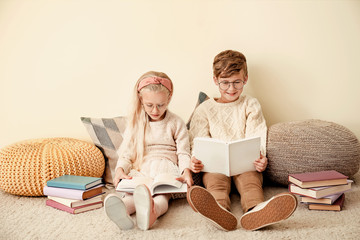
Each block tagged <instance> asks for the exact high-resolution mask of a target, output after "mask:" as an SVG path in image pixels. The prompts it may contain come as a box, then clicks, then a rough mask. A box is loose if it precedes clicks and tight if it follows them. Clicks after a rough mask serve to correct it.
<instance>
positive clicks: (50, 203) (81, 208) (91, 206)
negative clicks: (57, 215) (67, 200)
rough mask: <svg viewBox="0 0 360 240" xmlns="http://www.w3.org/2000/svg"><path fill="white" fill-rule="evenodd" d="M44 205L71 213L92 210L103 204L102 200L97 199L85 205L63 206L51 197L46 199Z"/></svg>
mask: <svg viewBox="0 0 360 240" xmlns="http://www.w3.org/2000/svg"><path fill="white" fill-rule="evenodd" d="M46 205H47V206H50V207H53V208H56V209H59V210H62V211H65V212H68V213H71V214H77V213H82V212H86V211H90V210H94V209H97V208H101V207H102V206H103V202H102V201H99V202H95V203H90V204H87V205H83V206H79V207H74V208H71V207H68V206H65V205H64V204H61V203H58V202H56V201H53V200H51V199H48V200H46Z"/></svg>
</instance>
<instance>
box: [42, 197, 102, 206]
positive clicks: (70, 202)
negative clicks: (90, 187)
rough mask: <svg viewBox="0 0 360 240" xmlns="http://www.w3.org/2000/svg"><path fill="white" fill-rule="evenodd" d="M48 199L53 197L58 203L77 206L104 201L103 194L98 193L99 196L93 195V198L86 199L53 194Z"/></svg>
mask: <svg viewBox="0 0 360 240" xmlns="http://www.w3.org/2000/svg"><path fill="white" fill-rule="evenodd" d="M48 199H51V200H53V201H55V202H58V203H61V204H63V205H65V206H68V207H71V208H75V207H80V206H84V205H88V204H91V203H100V202H103V195H98V196H95V197H92V198H88V199H86V200H78V199H70V198H61V197H53V196H48Z"/></svg>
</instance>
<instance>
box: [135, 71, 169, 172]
mask: <svg viewBox="0 0 360 240" xmlns="http://www.w3.org/2000/svg"><path fill="white" fill-rule="evenodd" d="M148 77H161V78H167V79H169V80H170V82H171V89H172V91H171V92H170V91H169V90H168V89H167V88H166V87H165V86H163V85H162V84H149V85H147V86H145V87H143V88H142V89H141V90H140V91H138V86H139V83H140V82H141V81H142V80H143V79H145V78H148ZM133 91H134V92H133V101H132V110H131V111H130V115H129V121H128V125H129V127H130V130H131V131H130V132H131V142H132V143H133V146H134V149H133V151H134V155H133V159H132V161H133V165H134V167H135V169H137V170H139V169H140V167H141V165H142V163H143V160H144V155H145V133H146V130H147V127H148V125H149V116H148V115H147V114H146V112H145V110H144V108H143V106H142V103H141V99H140V98H141V93H142V92H143V91H154V92H166V93H168V94H169V98H171V96H172V93H173V91H174V87H173V84H172V81H171V79H170V78H169V77H168V76H167V75H166V74H165V73H162V72H155V71H149V72H147V73H145V74H143V75H142V76H141V77H140V78H139V80H138V81H137V82H136V84H135V86H134V90H133ZM169 100H170V99H169Z"/></svg>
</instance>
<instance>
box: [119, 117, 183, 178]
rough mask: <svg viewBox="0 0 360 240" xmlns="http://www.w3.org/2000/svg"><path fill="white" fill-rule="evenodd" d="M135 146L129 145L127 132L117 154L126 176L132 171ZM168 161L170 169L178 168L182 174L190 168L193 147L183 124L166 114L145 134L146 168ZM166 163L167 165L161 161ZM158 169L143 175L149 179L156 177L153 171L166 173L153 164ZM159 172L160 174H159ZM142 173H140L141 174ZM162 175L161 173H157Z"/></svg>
mask: <svg viewBox="0 0 360 240" xmlns="http://www.w3.org/2000/svg"><path fill="white" fill-rule="evenodd" d="M133 153H134V146H133V144H132V143H131V142H130V132H129V129H128V128H127V129H126V130H125V133H124V140H123V143H122V144H121V147H120V149H119V150H118V155H119V160H118V162H117V165H116V169H117V168H118V167H122V168H123V169H124V171H125V173H129V172H130V170H131V169H132V168H133ZM162 159H165V160H168V162H169V163H168V164H170V165H174V164H175V165H178V166H179V173H181V172H182V171H183V170H184V169H185V168H189V167H190V147H189V136H188V132H187V129H186V126H185V123H184V121H183V120H182V119H181V118H180V117H178V116H177V115H175V114H173V113H171V112H170V111H167V112H166V116H165V118H164V119H163V120H161V121H157V122H149V128H148V131H147V132H146V134H145V156H144V165H145V164H146V165H151V164H150V163H149V162H150V161H154V160H162ZM162 162H163V163H166V161H162ZM154 166H157V167H155V169H151V168H147V170H146V172H143V173H144V174H145V175H146V176H150V171H151V173H152V174H151V175H154V174H156V173H155V172H154V171H159V170H160V169H166V167H161V168H160V167H159V166H158V165H157V164H154ZM169 168H172V167H171V166H169ZM157 169H159V170H157ZM140 171H141V170H140ZM158 173H159V172H158Z"/></svg>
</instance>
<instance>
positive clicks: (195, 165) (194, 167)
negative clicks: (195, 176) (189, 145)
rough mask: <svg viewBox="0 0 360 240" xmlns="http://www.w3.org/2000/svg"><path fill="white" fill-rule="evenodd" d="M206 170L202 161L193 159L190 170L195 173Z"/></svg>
mask: <svg viewBox="0 0 360 240" xmlns="http://www.w3.org/2000/svg"><path fill="white" fill-rule="evenodd" d="M203 168H204V164H202V163H201V161H200V160H198V159H196V158H195V156H193V157H192V158H191V162H190V170H191V171H192V172H194V173H199V172H201V170H202V169H203Z"/></svg>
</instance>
